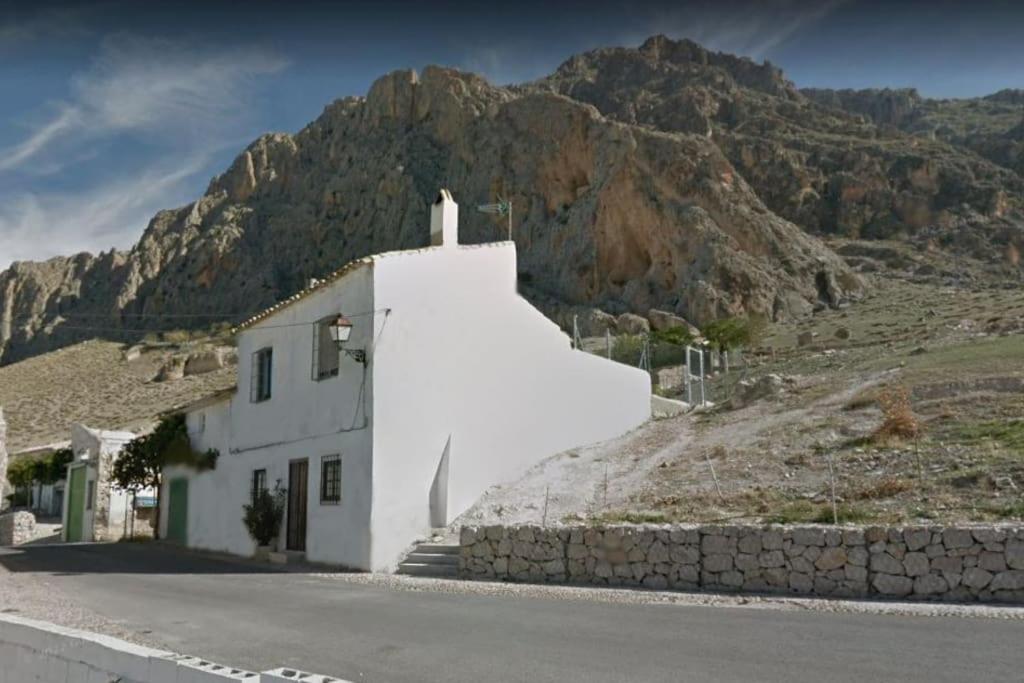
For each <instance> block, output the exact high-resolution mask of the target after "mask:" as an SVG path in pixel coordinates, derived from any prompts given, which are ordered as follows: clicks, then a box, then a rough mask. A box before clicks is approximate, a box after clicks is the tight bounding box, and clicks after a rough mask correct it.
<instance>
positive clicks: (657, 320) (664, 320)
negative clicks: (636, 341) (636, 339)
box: [647, 308, 700, 337]
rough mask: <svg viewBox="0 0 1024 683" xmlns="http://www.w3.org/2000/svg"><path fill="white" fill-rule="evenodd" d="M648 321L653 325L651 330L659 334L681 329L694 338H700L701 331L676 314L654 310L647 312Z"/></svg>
mask: <svg viewBox="0 0 1024 683" xmlns="http://www.w3.org/2000/svg"><path fill="white" fill-rule="evenodd" d="M647 320H648V321H649V322H650V323H651V329H652V330H656V331H658V332H662V331H664V330H671V329H673V328H676V327H681V328H683V329H684V330H686V331H687V332H689V333H690V334H691V335H692V336H694V337H698V336H700V330H698V329H697V328H696V327H695V326H694V325H691V324H690V322H689V321H688V320H686V319H685V318H681V317H679V316H678V315H675V314H674V313H669V312H668V311H662V310H658V309H657V308H652V309H651V310H649V311H647Z"/></svg>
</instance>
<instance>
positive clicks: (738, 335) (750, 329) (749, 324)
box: [701, 317, 767, 351]
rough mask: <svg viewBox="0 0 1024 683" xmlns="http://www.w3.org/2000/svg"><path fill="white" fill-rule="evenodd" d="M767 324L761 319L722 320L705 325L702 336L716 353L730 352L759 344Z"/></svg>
mask: <svg viewBox="0 0 1024 683" xmlns="http://www.w3.org/2000/svg"><path fill="white" fill-rule="evenodd" d="M766 324H767V323H766V321H765V320H764V318H761V317H750V318H721V319H719V320H714V321H712V322H710V323H708V324H707V325H705V326H704V329H702V330H701V334H703V335H704V338H705V339H707V340H708V343H709V344H710V345H711V347H712V348H713V349H715V350H716V351H730V350H732V349H737V348H740V347H742V346H751V345H753V344H755V343H757V342H758V341H759V340H760V339H761V337H762V336H763V335H764V329H765V326H766Z"/></svg>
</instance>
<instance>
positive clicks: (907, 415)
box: [872, 386, 921, 442]
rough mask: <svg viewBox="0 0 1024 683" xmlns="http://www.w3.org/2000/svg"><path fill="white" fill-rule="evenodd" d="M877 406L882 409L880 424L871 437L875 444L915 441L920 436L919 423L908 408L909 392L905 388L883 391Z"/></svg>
mask: <svg viewBox="0 0 1024 683" xmlns="http://www.w3.org/2000/svg"><path fill="white" fill-rule="evenodd" d="M878 404H879V405H880V406H881V407H882V424H881V425H879V427H878V429H876V430H875V432H874V434H873V435H872V436H873V438H874V440H875V441H876V442H886V441H891V440H893V439H916V438H917V437H919V436H920V435H921V423H920V421H918V419H917V416H915V415H914V411H913V410H912V409H911V407H910V392H908V391H907V388H906V387H903V386H897V387H893V388H891V389H887V390H885V391H883V392H882V393H881V394H880V395H879V397H878Z"/></svg>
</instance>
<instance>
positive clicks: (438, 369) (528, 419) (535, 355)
mask: <svg viewBox="0 0 1024 683" xmlns="http://www.w3.org/2000/svg"><path fill="white" fill-rule="evenodd" d="M374 296H375V300H376V307H377V308H391V309H392V313H391V315H390V316H389V319H388V321H387V324H386V326H385V327H384V330H383V333H382V334H381V335H380V341H379V344H378V346H377V349H376V354H375V357H374V360H373V368H374V415H375V420H376V429H375V432H374V445H373V451H374V466H373V501H374V509H373V552H372V555H373V557H372V566H373V568H374V569H378V568H384V567H389V566H392V565H393V564H394V563H395V562H396V561H397V560H398V559H399V556H400V555H401V553H402V552H403V550H404V549H405V548H406V547H407V546H408V545H409V543H410V542H412V541H413V540H415V539H416V538H417V537H419V536H421V535H422V534H423V533H424V532H426V531H427V530H428V529H429V528H430V488H431V484H432V482H433V478H434V474H435V472H436V471H437V468H438V464H439V462H440V459H441V456H442V453H443V452H444V448H445V444H446V443H447V442H448V439H449V437H450V438H451V441H452V443H451V452H450V461H449V476H450V479H449V485H448V501H449V504H448V518H449V519H452V518H454V517H455V516H457V515H458V514H460V513H461V512H463V511H464V510H465V509H466V508H468V507H469V506H470V505H472V504H473V503H474V502H475V501H476V499H477V498H478V497H479V496H480V494H482V493H483V492H484V491H485V490H486V489H487V488H488V487H490V486H492V485H494V484H496V483H500V482H504V481H509V480H511V479H514V478H516V477H517V476H518V475H520V474H521V473H522V472H524V471H525V470H526V469H527V468H529V467H530V466H532V465H533V464H535V463H537V462H539V461H540V460H542V459H544V458H546V457H548V456H551V455H553V454H555V453H558V452H560V451H563V450H566V449H568V448H572V447H575V446H580V445H584V444H589V443H593V442H597V441H602V440H605V439H608V438H611V437H614V436H617V435H619V434H622V433H624V432H626V431H628V430H630V429H633V428H634V427H636V426H638V425H640V424H641V423H643V422H644V421H645V420H647V419H648V418H649V416H650V393H651V386H650V379H649V377H648V375H647V373H645V372H642V371H640V370H637V369H635V368H631V367H628V366H625V365H621V364H618V363H614V362H611V361H608V360H605V359H602V358H599V357H597V356H593V355H591V354H587V353H583V352H577V351H574V350H572V348H571V346H570V342H569V338H568V337H567V336H566V335H565V334H564V333H562V331H561V330H560V329H559V328H558V327H557V326H556V325H555V324H554V323H552V322H551V321H549V320H548V319H547V318H545V317H544V316H543V315H542V314H541V313H540V312H539V311H537V310H536V309H535V308H533V307H532V306H531V305H530V304H529V303H527V302H526V300H524V299H523V298H521V297H520V296H519V295H518V294H517V292H516V252H515V247H514V245H513V244H511V243H499V244H489V245H480V246H448V247H441V248H435V249H428V250H423V251H419V252H407V253H398V254H393V255H387V256H384V257H382V258H379V259H378V260H377V262H376V264H375V293H374Z"/></svg>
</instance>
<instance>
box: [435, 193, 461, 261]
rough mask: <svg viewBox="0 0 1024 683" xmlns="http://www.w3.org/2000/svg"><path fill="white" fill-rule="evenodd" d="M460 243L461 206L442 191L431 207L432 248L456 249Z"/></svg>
mask: <svg viewBox="0 0 1024 683" xmlns="http://www.w3.org/2000/svg"><path fill="white" fill-rule="evenodd" d="M458 243H459V205H458V204H456V203H455V200H454V199H452V193H451V192H449V191H448V190H446V189H442V190H441V192H440V193H438V195H437V199H435V200H434V204H433V206H431V207H430V246H432V247H441V246H444V247H454V246H456V245H458Z"/></svg>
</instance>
